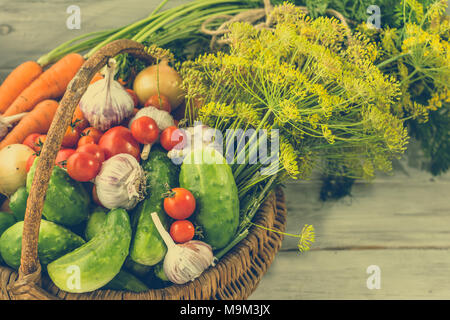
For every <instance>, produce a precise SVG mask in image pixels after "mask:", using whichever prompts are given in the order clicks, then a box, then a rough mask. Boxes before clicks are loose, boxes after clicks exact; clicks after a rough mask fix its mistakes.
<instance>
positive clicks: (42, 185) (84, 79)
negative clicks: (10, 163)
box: [20, 40, 164, 276]
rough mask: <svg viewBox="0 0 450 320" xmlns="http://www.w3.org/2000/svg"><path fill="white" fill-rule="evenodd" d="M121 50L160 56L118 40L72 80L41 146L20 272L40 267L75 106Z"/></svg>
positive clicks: (153, 57)
mask: <svg viewBox="0 0 450 320" xmlns="http://www.w3.org/2000/svg"><path fill="white" fill-rule="evenodd" d="M122 53H128V54H131V55H132V56H134V57H136V58H139V59H141V60H143V61H145V62H147V63H149V64H154V63H155V62H156V61H157V59H158V58H159V57H157V54H153V55H150V54H149V53H147V50H146V48H145V47H144V46H143V45H142V44H140V43H137V42H135V41H131V40H116V41H114V42H111V43H110V44H108V45H106V46H105V47H103V48H102V49H100V50H99V51H98V52H97V53H95V54H94V55H93V56H92V57H90V58H89V59H88V60H87V61H86V62H85V63H84V64H83V66H82V67H81V69H80V70H79V71H78V73H77V74H76V76H75V77H74V78H73V79H72V81H71V82H70V83H69V85H68V87H67V90H66V93H65V94H64V97H63V98H62V100H61V102H60V105H59V107H58V110H57V112H56V114H55V117H54V119H53V122H52V124H51V126H50V129H49V131H48V135H47V140H46V142H45V144H44V147H43V148H42V152H41V155H40V157H39V162H38V163H37V166H36V172H35V175H34V180H33V184H32V185H31V190H30V194H29V196H28V201H27V209H26V212H25V219H24V227H23V238H22V256H21V261H20V262H21V266H20V271H21V272H20V274H21V275H22V276H26V275H29V274H32V273H36V272H39V270H40V268H39V260H38V251H37V249H38V238H39V226H40V222H41V216H42V208H43V206H44V199H45V194H46V192H47V188H48V183H49V180H50V176H51V174H52V170H53V167H54V164H55V159H56V154H57V153H58V150H59V149H60V147H61V143H62V139H63V137H64V133H65V132H66V129H67V127H68V126H69V125H70V123H71V121H72V117H73V113H74V112H75V109H76V106H77V105H78V103H79V101H80V99H81V97H82V96H83V94H84V93H85V92H86V90H87V88H88V86H89V83H90V81H91V80H92V78H93V77H94V75H95V74H96V73H97V72H98V71H99V70H100V69H101V68H103V67H104V66H105V65H106V64H107V62H108V60H109V59H110V58H113V57H115V56H117V55H118V54H122ZM160 53H161V57H162V56H163V54H164V52H163V51H162V50H161V52H160Z"/></svg>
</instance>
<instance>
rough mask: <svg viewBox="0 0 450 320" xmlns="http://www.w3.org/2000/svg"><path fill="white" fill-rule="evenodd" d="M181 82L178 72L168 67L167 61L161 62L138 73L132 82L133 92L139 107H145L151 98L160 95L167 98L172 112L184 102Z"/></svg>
mask: <svg viewBox="0 0 450 320" xmlns="http://www.w3.org/2000/svg"><path fill="white" fill-rule="evenodd" d="M158 74H159V76H158ZM158 80H159V83H158ZM182 82H183V80H182V79H181V77H180V75H179V74H178V72H177V71H176V70H175V69H173V68H172V67H170V66H169V64H168V62H167V60H163V61H161V63H159V64H157V65H153V66H150V67H147V68H145V69H144V70H142V71H141V72H139V74H138V75H137V76H136V78H135V80H134V83H133V90H134V92H135V93H136V95H137V96H138V99H139V103H140V104H141V105H145V102H147V100H148V99H149V98H150V97H151V96H153V95H156V94H161V95H164V96H166V97H167V99H168V100H169V102H170V106H171V107H172V110H175V109H176V108H178V107H179V106H180V105H181V104H182V102H183V101H184V96H185V94H184V91H183V89H182Z"/></svg>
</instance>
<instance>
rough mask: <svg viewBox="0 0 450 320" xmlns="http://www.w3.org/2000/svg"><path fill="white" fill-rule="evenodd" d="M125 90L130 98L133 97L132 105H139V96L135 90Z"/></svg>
mask: <svg viewBox="0 0 450 320" xmlns="http://www.w3.org/2000/svg"><path fill="white" fill-rule="evenodd" d="M125 90H126V91H127V92H128V94H129V95H130V96H131V98H132V99H133V102H134V107H137V106H138V105H139V98H138V96H137V94H136V92H134V91H133V90H131V89H125Z"/></svg>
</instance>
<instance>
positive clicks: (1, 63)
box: [0, 0, 188, 81]
mask: <svg viewBox="0 0 450 320" xmlns="http://www.w3.org/2000/svg"><path fill="white" fill-rule="evenodd" d="M187 2H188V1H187V0H170V1H169V2H168V4H167V5H166V6H165V8H170V7H175V6H177V5H180V4H182V3H187ZM159 3H160V1H159V0H153V1H142V0H128V1H120V0H97V1H90V0H82V1H71V0H59V1H24V0H20V1H7V0H0V26H3V27H4V29H5V30H6V31H5V32H4V33H6V34H4V33H2V32H0V57H2V59H0V69H12V68H14V67H15V66H17V65H18V64H20V63H21V62H23V61H27V60H32V59H34V60H36V59H38V58H39V57H40V56H41V55H43V54H45V53H47V52H49V51H50V50H52V49H53V48H55V47H56V46H57V45H59V44H61V43H63V42H65V41H68V40H70V39H72V38H75V37H77V36H79V35H82V34H85V33H88V32H93V31H101V30H108V29H111V28H117V27H120V26H122V25H126V24H129V23H132V22H134V21H137V20H140V19H142V18H144V17H146V16H147V15H149V14H150V13H151V12H152V11H153V10H154V9H155V8H156V7H157V5H158V4H159ZM73 4H76V5H78V6H79V7H80V9H81V29H80V30H69V29H68V28H67V27H66V20H67V18H68V17H69V14H67V13H66V10H67V7H69V6H70V5H73ZM8 30H9V31H8ZM1 80H2V78H0V81H1Z"/></svg>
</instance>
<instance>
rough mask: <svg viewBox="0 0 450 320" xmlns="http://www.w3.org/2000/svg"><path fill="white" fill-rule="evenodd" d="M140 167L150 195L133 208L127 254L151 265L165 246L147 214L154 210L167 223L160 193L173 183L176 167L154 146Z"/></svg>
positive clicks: (174, 181)
mask: <svg viewBox="0 0 450 320" xmlns="http://www.w3.org/2000/svg"><path fill="white" fill-rule="evenodd" d="M142 167H143V169H144V171H145V172H146V174H147V186H148V187H149V192H150V195H149V196H148V198H147V199H145V200H144V201H142V202H141V203H139V205H138V206H137V208H136V209H135V210H134V217H133V219H134V220H135V223H133V224H135V225H136V226H135V228H134V229H135V230H134V237H133V241H132V243H131V248H130V257H131V259H133V260H134V261H135V262H137V263H140V264H143V265H147V266H153V265H155V264H157V263H158V262H160V261H161V260H162V259H163V258H164V256H165V254H166V252H167V247H166V245H165V244H164V241H163V240H162V238H161V236H160V235H159V232H158V230H157V229H156V227H155V224H154V223H153V220H152V217H151V216H150V214H151V213H152V212H157V213H158V215H159V218H160V219H161V222H162V223H163V225H165V226H166V227H167V224H168V223H167V215H166V214H165V213H164V211H163V201H164V199H163V194H164V193H166V192H167V191H168V189H167V188H168V186H169V187H170V188H174V187H176V186H177V184H178V171H179V170H178V167H177V166H176V165H175V164H173V162H172V160H170V159H169V158H168V157H167V154H166V153H165V152H164V151H162V150H160V149H157V148H155V149H153V150H152V151H151V152H150V155H149V158H148V160H146V161H144V163H143V164H142Z"/></svg>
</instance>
